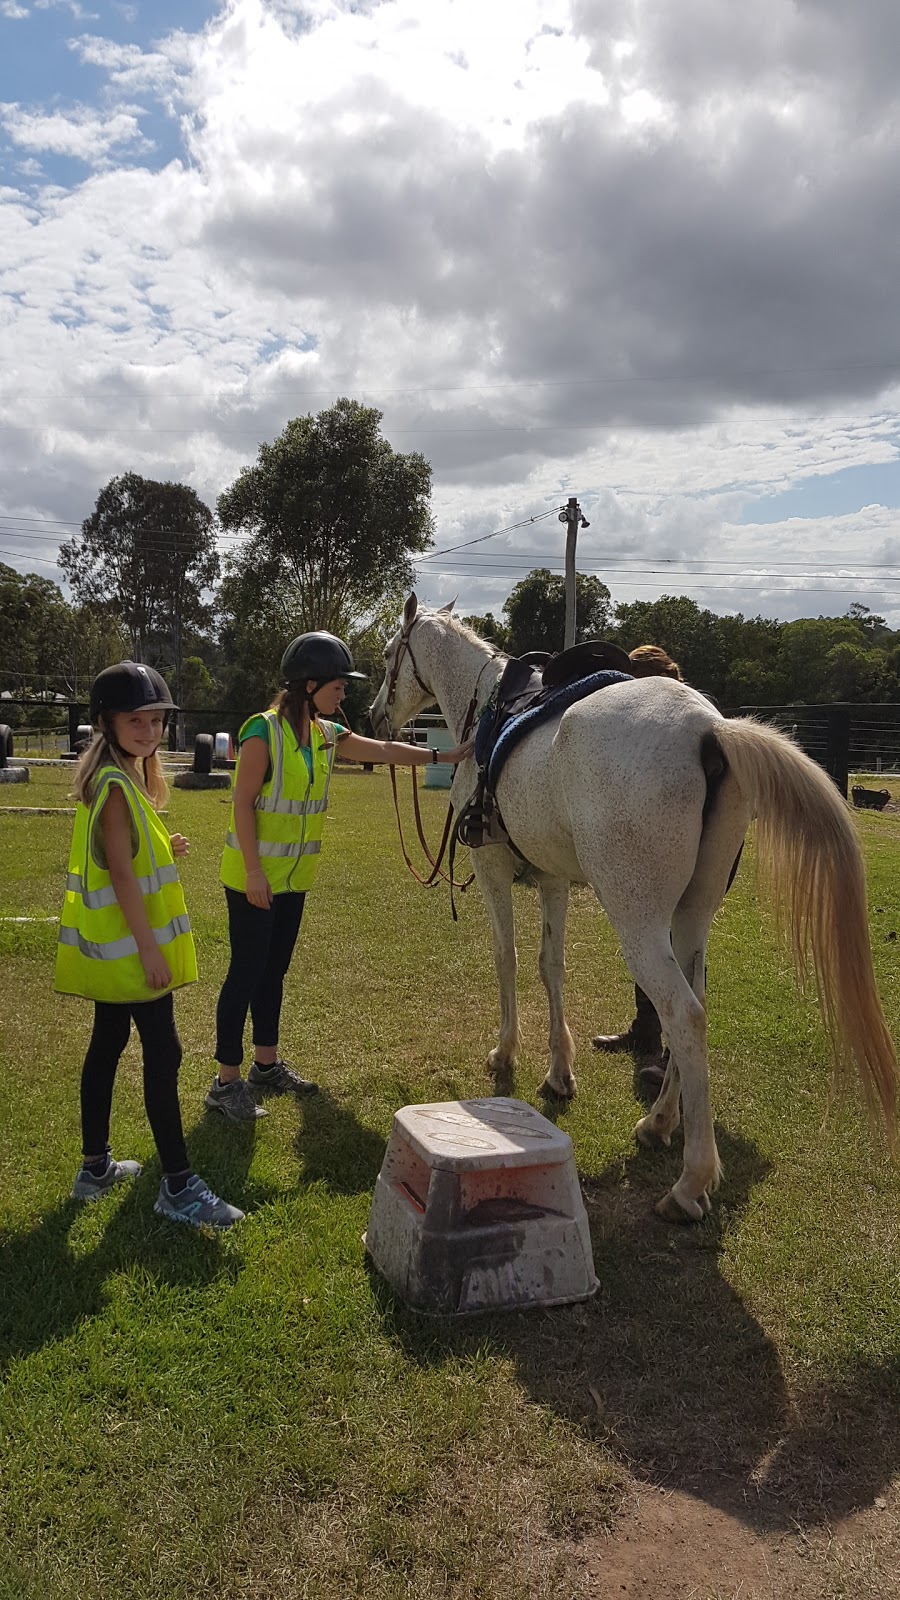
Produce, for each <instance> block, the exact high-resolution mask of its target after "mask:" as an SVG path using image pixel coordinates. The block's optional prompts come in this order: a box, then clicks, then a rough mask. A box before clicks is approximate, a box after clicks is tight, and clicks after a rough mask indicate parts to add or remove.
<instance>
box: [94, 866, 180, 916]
mask: <svg viewBox="0 0 900 1600" xmlns="http://www.w3.org/2000/svg"><path fill="white" fill-rule="evenodd" d="M177 879H178V868H177V867H176V865H175V863H174V861H172V862H170V863H169V864H167V865H163V866H161V867H157V869H156V871H155V872H151V873H150V874H149V875H148V876H147V877H146V878H138V880H137V882H138V887H139V889H140V891H141V894H159V891H160V889H161V888H162V886H163V884H164V883H175V882H176V881H177ZM66 888H67V889H68V890H69V892H70V893H71V894H78V895H80V896H81V898H82V901H83V902H84V904H85V905H86V906H87V908H88V910H89V911H102V910H103V909H104V907H106V906H114V905H115V904H116V891H115V889H114V888H113V886H112V884H109V885H108V886H107V887H106V888H105V889H86V888H85V887H84V880H83V879H82V877H81V875H80V874H79V873H77V872H67V873H66Z"/></svg>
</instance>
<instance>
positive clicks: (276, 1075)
mask: <svg viewBox="0 0 900 1600" xmlns="http://www.w3.org/2000/svg"><path fill="white" fill-rule="evenodd" d="M247 1082H248V1083H250V1084H252V1085H253V1088H254V1089H263V1090H264V1091H265V1093H266V1094H297V1095H305V1094H318V1092H319V1085H318V1084H317V1083H313V1081H312V1079H311V1078H301V1076H300V1074H299V1072H293V1071H292V1070H291V1068H290V1067H289V1066H288V1065H287V1063H286V1062H284V1061H276V1062H275V1063H274V1064H273V1065H272V1066H271V1067H261V1066H260V1065H259V1062H258V1061H254V1063H253V1065H252V1067H251V1068H250V1071H249V1072H248V1073H247Z"/></svg>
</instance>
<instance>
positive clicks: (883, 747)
mask: <svg viewBox="0 0 900 1600" xmlns="http://www.w3.org/2000/svg"><path fill="white" fill-rule="evenodd" d="M4 705H17V706H23V707H40V708H41V710H42V711H44V712H45V713H46V712H47V711H52V712H54V713H55V719H54V722H53V725H52V726H49V727H44V728H35V729H33V730H32V729H27V728H15V729H14V730H13V735H14V738H15V740H16V743H17V744H18V745H19V746H20V747H21V746H22V745H25V744H26V743H27V748H28V749H35V748H38V747H39V748H40V750H41V754H43V753H44V749H45V746H46V749H47V753H48V754H53V755H55V754H59V753H62V752H64V751H66V750H73V749H74V748H75V744H76V738H77V730H78V728H79V726H81V725H82V724H83V723H85V722H86V721H87V702H86V701H84V700H66V701H59V700H57V701H46V700H41V699H36V698H33V697H29V698H24V699H18V698H10V699H3V700H0V723H3V722H4V721H6V718H5V717H4V715H3V707H4ZM248 714H249V713H248ZM726 715H727V716H731V717H736V716H746V715H752V716H755V717H759V719H760V721H762V722H771V723H772V724H773V725H774V726H775V727H778V728H783V729H784V730H785V732H787V733H790V734H791V735H792V737H793V738H794V739H796V741H797V743H798V744H799V745H800V746H801V747H802V748H803V749H804V750H805V751H806V753H807V755H809V756H811V757H812V759H813V760H814V761H817V762H818V763H819V765H820V766H822V767H824V768H825V771H826V772H828V773H830V775H831V777H832V778H833V779H834V781H835V783H836V784H837V786H838V788H839V789H840V791H841V794H843V795H844V796H846V795H847V791H848V780H849V775H850V773H851V772H897V773H900V704H898V703H897V702H896V701H878V702H875V703H874V704H867V703H865V702H860V703H853V702H844V701H836V702H833V703H831V704H829V705H783V706H738V707H731V708H729V709H727V711H726ZM243 720H244V719H243V717H242V715H241V714H240V713H239V712H235V711H224V710H223V709H222V708H221V707H220V706H219V707H213V708H212V709H210V708H209V707H206V706H203V707H199V706H197V707H192V706H186V707H184V708H183V710H181V711H180V712H179V714H178V717H177V718H173V719H172V723H171V725H170V728H169V749H170V750H192V749H193V747H194V741H195V740H196V737H197V735H198V733H212V734H215V733H230V734H231V735H232V737H233V738H234V737H236V735H237V732H238V729H239V727H240V725H241V723H242V721H243ZM442 722H443V718H442V717H439V716H430V715H428V714H426V715H425V716H423V717H417V718H416V723H415V725H414V729H415V737H417V738H418V739H419V741H420V742H421V740H422V738H423V737H424V734H423V728H425V727H427V726H429V725H431V724H432V723H434V724H440V723H442Z"/></svg>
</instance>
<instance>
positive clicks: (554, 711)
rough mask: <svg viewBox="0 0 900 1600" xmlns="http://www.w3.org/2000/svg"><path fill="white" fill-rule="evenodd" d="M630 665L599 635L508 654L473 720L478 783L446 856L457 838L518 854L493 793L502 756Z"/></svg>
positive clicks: (623, 675) (626, 675)
mask: <svg viewBox="0 0 900 1600" xmlns="http://www.w3.org/2000/svg"><path fill="white" fill-rule="evenodd" d="M633 666H634V663H633V662H632V661H630V660H629V657H628V656H627V655H626V653H625V651H624V650H621V649H620V648H619V646H618V645H615V644H609V643H607V642H606V641H605V640H603V639H588V640H585V642H584V643H583V644H576V645H573V646H572V647H571V648H570V649H569V650H562V651H560V652H559V653H558V654H557V655H550V654H548V653H547V652H544V651H537V650H535V651H530V652H529V653H528V654H527V655H524V656H513V657H511V659H510V660H509V661H508V662H507V663H506V666H505V667H504V669H503V673H502V676H501V677H500V679H499V681H498V683H497V687H496V689H495V692H494V694H493V695H492V697H491V700H490V702H489V703H488V705H487V706H486V708H485V710H484V711H483V712H482V714H481V717H480V718H479V721H478V727H477V729H476V732H475V761H476V764H477V766H478V785H477V787H476V790H475V793H474V795H473V796H472V798H471V800H470V801H469V802H468V804H467V805H466V806H465V807H464V808H463V810H462V811H461V812H460V814H459V816H458V817H457V819H456V824H455V827H454V829H453V837H452V840H451V860H452V856H453V852H454V850H455V846H456V842H457V840H459V841H460V842H461V843H462V844H464V845H467V846H468V847H469V848H470V849H473V850H477V849H480V848H481V847H482V846H483V845H486V844H507V845H509V846H511V848H512V849H513V850H515V851H516V854H517V855H518V856H522V852H521V851H520V850H518V849H517V848H516V845H515V844H514V843H513V841H512V839H511V838H510V836H509V833H508V832H507V829H506V828H505V826H504V824H503V818H502V816H501V815H500V810H499V807H498V805H497V799H496V793H495V791H496V786H497V780H498V778H499V776H500V772H501V770H502V768H503V766H504V764H505V762H506V760H507V758H508V756H509V755H510V754H511V753H512V751H513V750H514V749H515V747H516V746H517V745H518V744H519V743H520V742H521V740H522V739H524V738H525V737H526V736H527V734H528V733H530V732H531V731H532V729H533V728H534V727H536V726H537V725H538V723H540V722H544V721H546V720H548V719H549V718H550V717H553V716H561V715H562V713H563V712H564V711H567V710H568V708H569V706H571V705H575V703H576V702H577V701H578V700H583V699H585V698H586V697H587V696H588V695H589V694H595V693H596V691H597V690H598V689H604V688H607V687H608V686H609V685H611V684H613V683H624V682H627V681H628V679H630V678H632V677H634V676H635V674H634V672H633V671H632V670H631V669H632V668H633ZM524 859H525V857H524V856H522V860H524Z"/></svg>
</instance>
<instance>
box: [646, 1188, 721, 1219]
mask: <svg viewBox="0 0 900 1600" xmlns="http://www.w3.org/2000/svg"><path fill="white" fill-rule="evenodd" d="M702 1198H703V1199H704V1200H706V1211H704V1208H703V1206H702V1205H700V1204H699V1203H698V1202H697V1201H696V1200H684V1201H681V1200H676V1199H675V1196H674V1194H673V1193H672V1190H671V1189H670V1190H669V1192H668V1194H664V1195H663V1197H662V1199H661V1200H657V1202H656V1208H655V1209H656V1214H657V1216H660V1217H662V1218H663V1220H664V1221H665V1222H676V1223H678V1225H679V1227H685V1226H686V1225H687V1224H688V1223H691V1222H702V1221H703V1218H704V1216H705V1215H706V1213H707V1212H708V1211H709V1200H708V1199H707V1197H706V1195H705V1194H704V1195H703V1197H702Z"/></svg>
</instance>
